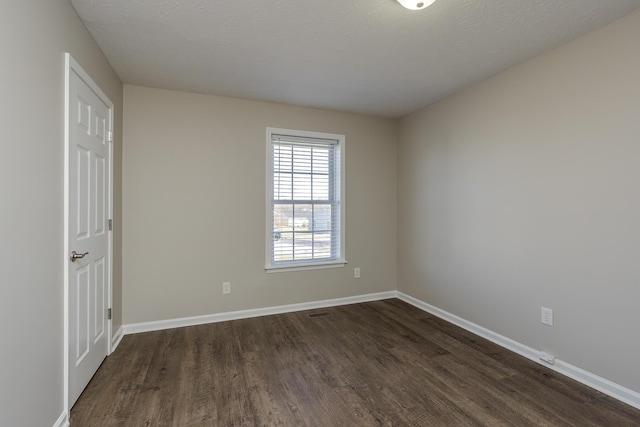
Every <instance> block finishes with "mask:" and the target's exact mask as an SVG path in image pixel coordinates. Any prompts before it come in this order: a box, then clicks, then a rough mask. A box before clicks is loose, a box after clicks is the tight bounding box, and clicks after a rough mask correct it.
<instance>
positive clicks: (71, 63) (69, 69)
mask: <svg viewBox="0 0 640 427" xmlns="http://www.w3.org/2000/svg"><path fill="white" fill-rule="evenodd" d="M71 73H75V74H77V75H78V76H79V77H80V78H81V79H82V80H83V81H84V82H85V83H86V84H87V85H88V86H89V87H90V88H91V90H93V91H94V92H95V94H96V95H97V96H98V97H99V98H100V99H101V100H102V101H103V102H104V103H105V104H106V105H107V107H108V108H109V131H110V132H111V134H112V135H113V134H114V133H113V116H114V104H113V102H111V100H110V99H109V97H108V96H107V95H105V93H104V92H102V90H101V89H100V87H98V85H97V84H96V83H95V82H94V81H93V79H92V78H91V77H90V76H89V74H87V72H86V71H84V69H83V68H82V67H81V66H80V64H79V63H78V62H77V61H76V60H75V59H73V57H72V56H71V54H70V53H69V52H65V54H64V201H63V203H64V214H63V222H64V224H63V229H64V239H63V241H64V245H63V249H62V256H61V261H62V262H63V301H64V304H63V319H64V321H63V336H64V339H63V341H64V342H63V346H64V349H63V355H64V356H63V383H64V385H63V410H64V414H65V417H66V418H67V420H68V419H69V415H70V411H71V408H70V402H69V262H68V258H67V256H68V254H69V197H70V196H69V167H70V165H69V150H70V140H69V138H70V129H69V123H70V120H71V110H70V108H71V99H70V91H71ZM113 140H114V137H113V136H112V137H111V138H110V141H109V171H108V173H109V179H108V190H107V193H108V194H107V199H108V200H107V205H108V208H107V210H108V215H109V218H113ZM107 240H108V246H109V247H108V249H107V252H108V254H109V268H108V271H107V306H108V307H113V304H112V302H113V231H111V230H110V231H109V234H108V239H107ZM112 351H113V343H112V319H108V320H107V355H109V354H111V352H112Z"/></svg>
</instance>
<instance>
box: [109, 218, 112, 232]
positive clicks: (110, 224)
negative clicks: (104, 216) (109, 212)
mask: <svg viewBox="0 0 640 427" xmlns="http://www.w3.org/2000/svg"><path fill="white" fill-rule="evenodd" d="M111 230H113V220H112V219H110V220H109V231H111Z"/></svg>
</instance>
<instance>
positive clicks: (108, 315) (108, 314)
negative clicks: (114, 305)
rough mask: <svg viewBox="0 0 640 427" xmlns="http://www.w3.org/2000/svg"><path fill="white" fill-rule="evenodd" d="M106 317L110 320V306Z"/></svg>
mask: <svg viewBox="0 0 640 427" xmlns="http://www.w3.org/2000/svg"><path fill="white" fill-rule="evenodd" d="M107 319H108V320H111V309H110V308H108V309H107Z"/></svg>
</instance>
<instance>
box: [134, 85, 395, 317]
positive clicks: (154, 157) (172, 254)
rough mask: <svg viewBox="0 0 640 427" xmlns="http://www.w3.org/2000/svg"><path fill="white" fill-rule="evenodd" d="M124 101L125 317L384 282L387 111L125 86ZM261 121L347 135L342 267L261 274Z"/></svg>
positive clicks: (390, 272) (382, 287) (389, 144)
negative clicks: (226, 287) (366, 112)
mask: <svg viewBox="0 0 640 427" xmlns="http://www.w3.org/2000/svg"><path fill="white" fill-rule="evenodd" d="M124 108H125V123H124V150H125V152H124V165H123V166H124V172H123V185H124V193H123V197H124V199H123V200H124V242H123V251H124V252H123V254H124V264H123V283H124V286H123V288H124V289H123V290H124V307H123V310H124V322H125V323H126V324H129V323H137V322H144V321H153V320H162V319H172V318H178V317H185V316H195V315H203V314H212V313H221V312H228V311H233V310H242V309H251V308H260V307H270V306H276V305H282V304H293V303H302V302H309V301H316V300H323V299H330V298H339V297H346V296H353V295H361V294H367V293H372V292H381V291H389V290H393V289H395V280H396V271H395V262H396V261H395V258H396V253H395V241H396V235H395V229H396V226H395V223H396V216H395V215H396V208H395V207H396V201H395V190H396V155H395V149H396V125H397V123H396V121H394V120H386V119H378V118H373V117H368V116H361V115H355V114H346V113H339V112H329V111H323V110H314V109H309V108H301V107H292V106H286V105H280V104H270V103H264V102H255V101H246V100H239V99H233V98H225V97H217V96H207V95H197V94H192V93H184V92H175V91H167V90H158V89H149V88H144V87H139V86H129V85H125V87H124ZM266 127H280V128H288V129H296V130H309V131H318V132H329V133H338V134H344V135H345V136H346V216H347V218H346V259H347V261H348V262H349V264H348V265H347V266H346V267H344V268H332V269H324V270H312V271H296V272H285V273H282V272H281V273H266V272H265V270H264V265H265V215H266V213H265V212H266V186H265V180H266V141H265V139H266ZM354 267H360V268H361V269H362V270H361V272H362V278H360V279H354V278H353V268H354ZM225 281H230V282H231V288H232V290H231V294H230V295H224V296H223V295H222V282H225Z"/></svg>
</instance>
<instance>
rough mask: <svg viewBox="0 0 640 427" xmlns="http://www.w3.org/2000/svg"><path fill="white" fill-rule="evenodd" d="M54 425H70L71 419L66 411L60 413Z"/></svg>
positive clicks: (65, 426)
mask: <svg viewBox="0 0 640 427" xmlns="http://www.w3.org/2000/svg"><path fill="white" fill-rule="evenodd" d="M53 427H69V420H68V419H67V413H66V412H63V413H62V414H60V416H59V417H58V419H57V420H56V422H55V424H53Z"/></svg>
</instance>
